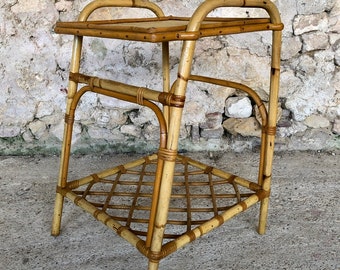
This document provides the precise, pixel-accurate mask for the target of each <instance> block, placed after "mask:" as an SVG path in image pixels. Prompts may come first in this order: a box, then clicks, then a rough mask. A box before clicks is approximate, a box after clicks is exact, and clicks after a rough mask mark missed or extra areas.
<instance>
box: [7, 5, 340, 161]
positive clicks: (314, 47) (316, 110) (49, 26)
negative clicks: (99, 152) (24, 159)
mask: <svg viewBox="0 0 340 270" xmlns="http://www.w3.org/2000/svg"><path fill="white" fill-rule="evenodd" d="M89 2H90V0H81V1H80V0H79V1H68V0H56V1H48V0H37V1H24V0H10V1H3V2H2V3H1V4H0V55H1V58H0V76H1V79H2V84H1V93H2V94H1V96H0V154H20V153H21V154H23V153H26V154H30V153H35V152H41V153H49V152H50V151H51V149H52V148H53V149H54V147H59V146H60V143H61V140H62V134H63V126H64V124H63V119H64V113H65V101H66V96H67V93H68V71H69V62H70V55H71V48H72V40H73V38H72V36H67V35H57V34H55V33H54V32H53V27H54V25H55V23H56V22H57V21H58V20H61V21H70V20H75V19H76V18H77V16H78V14H79V11H80V10H81V9H82V8H83V7H84V6H85V5H86V4H87V3H89ZM200 2H201V1H189V0H185V1H166V0H157V1H155V3H157V4H158V5H160V6H161V7H162V8H163V9H164V12H165V13H166V14H167V15H170V14H171V15H176V16H190V15H191V14H192V12H193V10H194V9H195V8H196V7H197V5H198V4H199V3H200ZM274 3H275V4H276V5H277V6H278V8H279V10H280V13H281V15H282V20H283V22H284V24H285V29H284V31H283V40H282V42H283V44H282V54H281V58H282V65H281V82H280V85H281V87H280V93H279V98H280V102H281V107H282V108H283V109H285V110H287V112H288V114H287V116H286V117H284V119H282V120H280V122H279V125H280V129H281V131H280V132H279V133H280V134H281V136H283V137H281V143H280V147H281V148H282V149H292V148H293V149H294V147H296V148H299V145H298V144H299V143H301V145H303V147H304V148H307V149H308V142H310V141H311V140H310V139H309V138H310V134H314V135H315V136H320V137H319V138H318V139H316V140H315V141H313V142H311V145H310V148H311V149H314V147H315V144H317V143H320V145H319V146H318V148H320V147H321V148H322V147H326V148H327V147H331V148H332V147H338V146H339V144H340V142H339V137H338V135H337V134H338V132H337V130H338V129H337V124H336V123H337V121H338V120H337V119H339V117H340V87H339V85H340V75H339V74H340V72H339V69H340V66H339V63H340V45H339V44H340V1H336V0H322V1H319V0H318V1H317V0H311V1H309V0H308V1H307V0H297V1H296V0H276V1H274ZM149 15H150V13H149V12H148V11H141V10H137V9H125V8H115V9H110V8H104V9H100V10H98V11H97V12H96V13H95V14H93V15H91V19H93V20H99V19H104V18H106V19H112V18H123V17H135V16H149ZM211 15H212V16H227V15H229V16H253V15H254V16H265V15H266V13H265V12H264V11H263V10H261V11H254V10H252V9H248V8H243V9H242V8H235V9H223V8H222V9H216V10H214V11H213V12H212V13H211ZM196 47H197V49H196V53H195V57H194V61H193V64H194V65H193V70H192V73H193V74H203V75H207V76H214V77H217V78H226V79H228V80H232V81H236V82H239V83H243V84H245V85H247V86H249V87H251V88H252V89H254V90H255V91H256V92H257V93H258V94H259V96H260V97H261V98H262V99H263V100H264V101H268V99H269V90H268V89H269V81H268V78H269V76H268V75H269V72H270V53H271V35H270V34H269V33H264V32H263V33H250V34H244V35H235V36H232V35H230V36H221V37H213V38H206V39H204V40H200V41H199V42H197V46H196ZM160 51H161V46H160V45H159V44H146V43H143V44H140V43H133V42H123V41H120V40H115V41H114V40H109V39H103V40H99V39H85V40H84V49H83V61H82V72H84V73H88V74H94V75H96V76H99V77H103V78H109V79H113V80H118V81H122V82H127V83H130V84H133V85H136V86H142V87H149V88H152V89H155V90H161V89H162V77H161V76H160V71H161V54H160ZM171 52H172V53H171V58H170V70H171V71H170V72H171V78H172V79H174V78H176V76H177V68H178V62H179V57H180V52H181V43H180V42H175V43H172V44H171ZM247 98H248V97H247ZM231 99H241V100H244V99H246V98H245V95H244V93H241V92H240V91H239V90H236V89H232V88H225V87H220V86H212V85H209V84H202V83H197V82H190V83H189V86H188V91H187V99H186V100H187V102H186V106H185V108H184V114H183V121H182V123H181V126H182V129H181V142H180V145H181V146H180V147H183V148H188V149H204V147H212V148H213V149H214V148H216V147H217V148H220V147H222V148H224V147H225V148H232V149H234V148H235V147H233V146H231V145H230V142H235V140H234V139H235V138H237V137H238V135H240V134H241V133H237V134H234V135H232V137H233V138H232V139H233V140H231V141H230V140H229V136H230V134H227V136H225V134H222V135H221V137H220V139H218V140H219V143H217V144H216V145H215V146H213V145H210V143H211V142H209V143H208V144H209V146H208V144H207V141H209V140H205V139H209V138H215V137H216V134H220V133H221V132H220V131H217V133H214V132H210V131H209V132H205V129H211V130H215V131H216V130H220V126H218V124H216V125H215V124H214V127H207V126H206V125H207V124H209V125H212V122H211V121H208V122H207V118H206V115H207V114H210V113H219V114H220V115H222V116H223V117H224V118H228V117H232V118H233V117H246V118H245V119H250V120H247V121H246V122H247V123H248V124H250V125H253V120H252V119H253V117H254V116H255V115H254V112H252V111H251V107H252V105H253V104H251V106H249V103H248V104H247V105H244V106H243V105H242V106H239V107H238V108H237V110H235V112H234V113H233V114H229V113H228V110H229V109H230V108H229V109H228V107H229V106H231V105H228V104H227V103H226V102H228V100H231ZM245 108H248V111H247V114H244V109H245ZM310 117H312V119H313V117H321V118H323V119H324V121H323V124H322V127H318V126H319V125H316V124H310V123H309V122H308V121H309V120H307V119H310ZM75 120H76V121H75V129H74V134H73V137H74V139H75V141H73V149H74V151H78V150H81V151H82V152H86V149H88V150H91V151H93V149H111V150H112V149H117V151H121V149H124V147H123V146H122V145H124V144H125V145H126V146H127V148H126V151H132V150H133V149H137V148H138V149H145V147H144V145H145V140H151V141H152V142H151V141H150V144H148V146H150V147H151V146H152V147H155V148H157V147H158V146H157V145H156V142H155V141H156V140H157V138H156V137H157V136H158V131H157V132H156V129H158V123H157V119H156V117H155V115H154V113H153V112H152V111H150V110H148V109H145V108H143V107H141V106H139V105H136V104H133V103H128V102H123V101H119V100H116V99H113V98H108V97H105V96H101V95H96V94H89V93H88V94H86V95H84V97H83V98H82V99H81V102H80V104H79V105H78V109H77V113H76V119H75ZM223 120H228V119H223ZM223 120H222V121H223ZM222 121H221V123H222ZM306 121H307V122H306ZM327 121H328V122H329V127H327V128H331V129H332V130H335V131H334V132H333V135H331V136H324V135H323V133H320V132H318V130H319V129H320V128H321V129H322V128H324V126H325V125H326V123H327ZM308 123H309V124H308ZM250 129H251V128H250ZM314 130H315V131H314ZM202 131H203V132H202ZM218 132H220V133H218ZM155 134H157V135H155ZM209 134H210V135H209ZM289 134H290V135H289ZM292 134H293V137H291V135H292ZM202 136H204V140H200V138H203V137H202ZM209 136H211V137H209ZM247 136H248V135H247ZM249 136H251V135H249ZM251 137H252V136H251ZM249 138H250V137H247V140H244V141H243V142H242V141H239V145H240V149H241V148H242V149H243V148H248V147H253V146H254V145H256V141H257V138H256V136H254V137H253V138H252V139H249ZM91 139H92V141H91ZM292 140H296V142H294V143H293V142H292ZM327 140H328V141H327ZM215 141H217V140H215ZM133 143H134V144H135V146H132V144H133ZM153 143H154V144H153ZM242 143H243V144H244V145H243V146H241V144H242ZM139 145H140V147H139ZM143 147H144V148H143ZM236 148H238V147H237V146H236ZM53 153H54V152H53Z"/></svg>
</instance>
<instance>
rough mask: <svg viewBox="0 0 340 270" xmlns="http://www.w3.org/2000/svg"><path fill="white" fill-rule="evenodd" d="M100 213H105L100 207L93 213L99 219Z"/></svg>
mask: <svg viewBox="0 0 340 270" xmlns="http://www.w3.org/2000/svg"><path fill="white" fill-rule="evenodd" d="M100 213H103V211H101V210H99V209H97V210H96V211H94V213H93V216H94V218H95V219H97V220H98V215H99V214H100Z"/></svg>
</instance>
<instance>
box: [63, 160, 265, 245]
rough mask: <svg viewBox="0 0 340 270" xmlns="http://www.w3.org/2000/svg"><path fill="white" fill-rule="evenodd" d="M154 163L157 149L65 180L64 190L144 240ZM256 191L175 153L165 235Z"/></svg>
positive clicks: (188, 227)
mask: <svg viewBox="0 0 340 270" xmlns="http://www.w3.org/2000/svg"><path fill="white" fill-rule="evenodd" d="M156 164H157V155H156V154H155V155H151V156H147V157H144V158H142V159H139V160H136V161H133V162H130V163H127V164H125V165H121V166H117V167H114V168H112V169H108V170H105V171H103V172H101V173H97V174H92V175H90V176H87V177H85V178H82V179H79V180H75V181H72V182H69V183H68V186H67V188H66V189H65V190H64V194H65V195H66V194H67V195H66V197H69V198H71V199H72V200H73V201H74V202H75V203H76V204H78V205H79V202H80V201H83V202H86V203H85V207H83V208H86V207H87V208H88V206H89V205H91V210H90V211H89V212H91V213H92V214H94V215H95V216H96V215H98V214H99V213H105V214H106V216H108V217H109V218H111V219H112V220H114V221H115V222H117V224H120V225H121V226H122V227H124V228H127V229H128V230H129V231H130V232H132V233H133V234H135V235H136V236H138V237H140V238H141V239H145V236H146V234H147V229H148V222H149V216H150V209H151V198H152V192H153V185H154V178H155V171H156ZM259 193H261V187H260V186H259V185H258V184H256V183H253V182H250V181H248V180H246V179H243V178H241V177H238V176H235V175H233V174H230V173H227V172H224V171H222V170H219V169H216V168H213V167H210V166H207V165H205V164H202V163H200V162H198V161H195V160H193V159H190V158H188V157H185V156H180V155H179V156H177V159H176V166H175V177H174V182H173V188H172V195H171V201H170V208H169V217H168V223H167V227H166V231H165V235H164V237H165V238H168V239H173V238H177V237H179V236H180V235H184V234H185V233H188V232H190V231H192V230H193V229H194V228H195V227H197V226H199V225H201V224H204V223H206V222H208V221H209V220H211V219H213V218H216V217H218V216H219V215H220V214H221V213H224V212H228V210H229V209H230V208H231V207H235V206H237V205H240V206H241V207H246V204H244V203H243V201H244V200H245V199H247V198H249V197H250V196H252V195H255V196H257V195H256V194H259ZM257 197H258V196H257ZM160 199H161V198H160ZM80 204H81V205H84V203H80ZM81 205H80V206H81ZM94 208H95V209H97V210H93V209H94ZM243 210H244V209H243ZM108 217H107V218H106V219H108ZM104 223H106V222H104Z"/></svg>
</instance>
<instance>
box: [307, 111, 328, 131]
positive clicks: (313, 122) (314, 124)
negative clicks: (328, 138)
mask: <svg viewBox="0 0 340 270" xmlns="http://www.w3.org/2000/svg"><path fill="white" fill-rule="evenodd" d="M304 124H305V125H306V126H308V127H311V128H326V127H328V126H329V125H330V122H329V121H328V119H327V118H325V117H323V116H321V115H316V114H313V115H310V116H308V117H307V118H306V119H305V121H304Z"/></svg>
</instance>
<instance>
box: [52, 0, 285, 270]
mask: <svg viewBox="0 0 340 270" xmlns="http://www.w3.org/2000/svg"><path fill="white" fill-rule="evenodd" d="M101 7H130V8H145V9H149V10H151V11H152V12H153V13H154V14H155V17H152V18H135V19H120V20H103V21H88V18H89V16H90V15H91V14H92V13H93V12H94V11H95V10H97V9H98V8H101ZM220 7H251V8H259V9H264V10H266V11H267V13H268V15H269V16H268V17H267V18H213V17H208V14H209V13H210V12H211V11H212V10H214V9H216V8H220ZM282 29H283V24H282V23H281V19H280V15H279V12H278V10H277V8H276V7H275V5H274V4H273V3H272V2H270V1H269V0H266V1H263V0H228V1H226V0H206V1H204V2H203V3H202V4H201V5H200V6H199V7H198V8H197V9H196V10H195V12H194V13H193V15H192V17H190V18H183V17H173V16H165V15H164V13H163V11H162V10H161V9H160V8H159V7H158V6H157V5H156V4H154V3H152V2H150V1H148V0H97V1H93V2H91V3H90V4H88V5H87V6H86V7H85V8H84V9H83V10H82V12H81V13H80V15H79V18H78V21H75V22H58V23H57V25H56V27H55V31H56V33H60V34H69V35H74V45H73V54H72V59H71V67H70V79H69V87H68V98H67V106H66V115H65V131H64V141H63V147H62V155H61V165H60V176H59V180H58V184H57V193H56V201H55V210H54V216H53V225H52V235H54V236H56V235H58V234H59V233H60V225H61V216H62V209H63V203H64V198H65V197H66V198H68V199H70V200H71V201H73V202H74V203H75V204H76V205H77V206H79V207H81V208H83V209H85V210H86V211H87V212H89V213H90V214H91V215H93V216H94V217H95V218H96V219H97V220H98V221H101V222H102V223H104V224H105V225H106V226H107V227H109V228H110V229H112V230H113V231H115V232H116V233H117V234H118V235H120V236H121V237H122V238H124V239H126V240H127V241H128V242H130V243H131V244H132V245H133V246H135V247H136V248H137V249H138V250H139V251H140V252H141V253H142V254H143V255H145V256H146V257H147V258H148V260H149V267H148V269H150V270H153V269H158V266H159V262H160V260H161V259H163V258H165V257H166V256H168V255H169V254H171V253H173V252H174V251H176V250H178V249H179V248H181V247H183V246H184V245H186V244H188V243H190V242H192V241H194V240H195V239H197V238H199V237H200V236H202V235H204V234H206V233H208V232H209V231H211V230H213V229H214V228H217V227H219V226H220V225H222V224H223V223H224V222H226V221H227V220H229V219H230V218H232V217H234V216H235V215H237V214H239V213H241V212H243V211H245V210H247V209H248V208H249V207H250V206H252V205H254V204H256V203H260V204H261V208H260V219H259V229H258V231H259V233H260V234H263V233H264V232H265V227H266V219H267V212H268V202H269V195H270V185H271V174H272V160H273V152H274V138H275V133H276V121H277V119H276V117H277V109H278V90H279V75H280V50H281V31H282ZM255 31H270V32H272V37H273V38H272V58H271V70H269V71H268V76H270V89H269V93H270V96H269V107H268V110H267V109H266V108H265V106H264V103H263V101H262V100H261V98H260V97H259V95H258V94H257V93H256V92H255V91H254V90H253V89H251V88H250V87H249V86H246V85H244V84H241V83H237V82H233V81H227V80H223V79H218V78H211V77H206V76H200V75H194V74H191V69H192V62H193V55H194V50H195V45H196V41H197V40H198V39H201V38H204V37H209V36H218V35H230V34H242V33H247V32H255ZM87 36H91V37H95V38H110V39H121V40H132V41H139V42H152V43H156V42H158V43H161V44H162V55H163V56H162V61H163V65H162V66H163V70H162V71H163V82H164V84H163V89H162V90H163V91H156V90H154V89H149V88H145V87H137V86H133V85H130V84H126V83H122V82H117V81H113V80H109V79H103V78H98V77H95V76H91V75H88V74H83V73H81V72H80V58H81V53H82V41H83V38H84V37H87ZM176 40H181V41H183V48H182V54H181V57H180V64H179V67H178V76H177V79H176V80H175V81H174V82H173V83H172V84H171V83H170V75H169V73H170V71H169V55H170V52H169V42H171V41H176ZM190 81H200V82H203V83H208V84H214V85H218V86H225V87H231V88H235V89H238V90H240V91H243V92H245V93H247V95H248V96H250V97H251V98H252V99H253V101H254V103H256V105H257V107H258V109H259V112H260V115H261V118H262V137H261V150H260V162H259V169H258V180H257V182H253V181H250V180H247V179H245V178H242V177H239V176H237V175H233V174H231V173H228V172H225V171H223V170H220V169H218V168H214V167H211V166H209V165H206V164H202V163H200V162H199V161H196V160H192V159H190V158H188V157H186V156H182V155H179V154H178V151H177V149H178V138H179V130H180V123H181V118H182V112H183V107H184V106H185V98H186V96H185V92H186V88H187V84H188V82H190ZM87 92H94V93H97V94H100V95H106V96H109V97H112V98H117V99H120V100H125V101H128V102H133V103H137V104H140V105H142V106H146V107H148V108H150V109H151V110H153V112H154V113H155V115H156V116H157V119H158V121H159V127H160V142H159V150H158V151H157V153H155V154H153V155H150V156H146V157H143V158H140V159H138V160H135V161H132V162H130V163H127V164H122V165H120V166H116V167H114V168H109V169H107V170H105V171H102V172H96V173H93V174H91V175H88V176H85V177H83V178H81V179H76V180H68V169H69V160H70V152H71V138H72V128H73V123H74V118H75V117H74V116H75V111H76V108H77V104H78V103H79V101H80V100H81V97H82V95H83V94H84V93H87ZM156 103H157V104H162V106H163V110H161V109H160V108H159V106H158V105H157V104H156ZM202 201H204V204H202ZM202 205H204V207H203V206H202Z"/></svg>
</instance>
